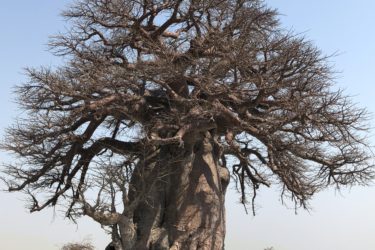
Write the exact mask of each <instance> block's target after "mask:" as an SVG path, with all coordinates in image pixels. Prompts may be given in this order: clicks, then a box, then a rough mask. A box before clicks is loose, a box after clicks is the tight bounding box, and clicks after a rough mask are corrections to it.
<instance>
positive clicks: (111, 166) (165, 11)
mask: <svg viewBox="0 0 375 250" xmlns="http://www.w3.org/2000/svg"><path fill="white" fill-rule="evenodd" d="M64 16H65V17H66V18H67V19H68V20H70V21H71V23H72V29H71V31H70V32H67V33H66V34H60V35H57V36H55V38H54V39H53V40H52V41H51V43H50V46H51V50H52V51H53V52H54V53H55V54H56V55H58V56H64V57H65V58H66V60H67V61H66V64H65V65H64V66H61V67H59V68H57V69H48V68H41V69H28V70H27V74H28V76H29V82H27V83H25V84H22V85H20V86H19V87H18V88H17V95H18V97H19V104H20V105H21V107H22V109H24V110H26V111H27V112H28V113H27V116H26V117H24V118H23V119H20V120H19V121H18V122H17V123H16V125H14V126H13V127H10V128H9V129H8V131H7V132H8V136H7V139H6V141H5V143H4V145H3V147H4V148H5V149H6V150H9V151H11V152H13V153H15V154H16V155H17V157H19V159H20V162H19V163H17V164H12V165H9V166H8V168H7V169H6V173H7V175H8V177H9V178H7V180H6V181H7V183H8V185H9V191H24V192H26V193H27V194H28V195H29V196H30V198H31V203H30V209H31V211H40V210H42V209H44V208H45V207H48V206H55V205H56V204H59V203H60V204H65V206H66V212H67V216H69V217H71V218H75V216H80V215H87V216H90V217H92V218H93V219H94V220H96V221H97V222H99V223H100V224H102V225H104V226H108V227H110V231H111V232H112V238H113V241H114V242H115V243H116V244H117V245H116V249H146V248H147V249H156V248H157V247H159V248H157V249H180V248H179V246H180V247H181V246H184V247H186V248H181V249H190V248H189V247H192V248H193V247H195V248H194V249H206V248H205V247H204V246H208V247H210V249H221V248H222V246H223V239H224V234H225V226H224V223H225V219H224V218H225V215H224V209H223V206H224V195H225V189H226V186H227V184H228V182H229V172H228V170H231V174H232V176H233V179H234V180H235V182H236V185H237V187H238V190H239V192H240V194H241V202H242V203H243V204H245V205H246V204H248V201H249V200H250V201H252V204H254V199H255V197H256V194H257V190H258V189H259V187H261V186H267V187H269V186H271V185H272V184H274V185H279V186H280V187H281V196H282V197H283V198H285V197H289V198H291V200H292V201H294V202H295V204H296V205H297V206H302V207H306V206H307V201H308V200H309V199H310V198H311V196H312V195H313V194H314V193H316V192H318V191H320V190H322V189H324V188H326V187H328V186H331V185H334V186H337V187H340V186H345V185H353V184H365V183H367V182H368V181H369V180H370V179H371V178H372V176H373V175H372V166H371V165H370V164H369V161H368V160H369V157H370V155H369V153H368V150H367V147H366V142H365V139H364V135H365V133H364V132H366V130H367V127H366V126H365V124H364V122H365V119H366V112H365V111H364V110H362V109H359V108H357V107H356V106H354V105H353V104H352V103H351V101H350V99H348V98H347V97H346V96H345V95H344V94H343V93H342V92H341V91H335V90H333V89H332V84H333V79H332V77H333V75H332V71H331V69H330V66H329V65H328V63H327V58H326V57H325V56H324V55H322V54H321V52H320V51H319V50H318V49H317V48H315V47H314V46H313V45H312V44H311V43H310V42H309V41H307V40H306V39H304V38H301V37H299V36H295V35H293V34H291V33H288V32H285V31H284V30H283V29H281V28H280V26H279V23H278V20H277V13H276V11H275V10H272V9H270V8H267V7H266V6H264V4H263V2H262V1H258V0H208V1H195V0H194V1H193V0H189V1H187V0H186V1H185V0H174V1H132V0H113V1H107V0H79V1H76V2H75V3H74V4H73V5H72V6H71V8H69V9H68V10H66V11H65V12H64ZM213 235H215V237H214V236H213ZM216 235H219V236H216ZM153 247H155V248H153Z"/></svg>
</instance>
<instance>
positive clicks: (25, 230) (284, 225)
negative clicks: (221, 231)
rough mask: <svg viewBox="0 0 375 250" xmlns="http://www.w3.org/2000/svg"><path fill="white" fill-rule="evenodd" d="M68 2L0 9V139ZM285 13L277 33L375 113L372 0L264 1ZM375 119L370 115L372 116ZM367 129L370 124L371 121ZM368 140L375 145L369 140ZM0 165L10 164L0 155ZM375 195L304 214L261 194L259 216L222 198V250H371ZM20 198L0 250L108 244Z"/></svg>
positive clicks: (365, 193) (92, 230)
mask: <svg viewBox="0 0 375 250" xmlns="http://www.w3.org/2000/svg"><path fill="white" fill-rule="evenodd" d="M69 2H70V1H68V0H60V1H50V0H38V1H27V0H12V1H4V2H3V3H2V4H1V7H0V31H1V39H0V84H1V85H0V86H1V91H0V112H1V117H0V135H2V133H3V130H4V128H5V127H7V126H9V125H10V124H11V123H12V119H13V118H14V117H16V115H17V107H16V105H15V103H14V95H12V94H11V92H12V87H13V86H14V85H15V84H18V83H20V82H22V81H23V80H24V77H23V75H22V68H24V67H26V66H39V65H55V64H57V63H59V59H56V58H54V57H53V56H52V55H51V54H50V53H49V52H48V51H47V46H46V44H47V42H48V36H50V35H52V34H54V33H56V32H58V31H63V30H64V27H65V26H67V24H66V23H64V21H63V19H62V18H61V17H59V16H58V13H59V12H60V11H61V10H62V9H63V7H64V6H65V5H66V4H67V3H69ZM266 2H267V3H268V4H269V5H270V6H272V7H276V8H278V9H279V11H280V12H281V13H282V14H283V15H282V16H280V19H281V22H282V24H283V27H285V28H286V29H293V30H295V31H296V32H298V33H302V34H303V35H304V36H306V37H308V38H309V39H311V40H312V41H314V43H315V44H316V45H317V46H318V47H319V48H321V49H322V51H323V53H324V54H332V53H335V52H338V56H336V57H334V58H332V59H331V63H332V64H333V65H334V67H335V69H336V71H338V72H339V73H338V74H337V75H336V77H337V86H338V87H341V88H344V89H345V92H346V94H348V95H351V96H353V99H354V100H355V102H357V103H358V105H359V106H362V107H366V108H367V109H368V110H369V111H370V112H371V113H373V114H375V99H374V97H373V95H374V93H375V85H374V84H373V83H374V76H373V74H374V73H375V42H374V40H375V34H374V28H373V27H374V26H375V15H374V14H373V11H374V9H375V2H374V1H371V0H357V1H352V0H341V1H339V0H329V1H323V0H315V1H311V0H310V1H308V0H298V1H297V0H289V1H280V0H269V1H266ZM373 117H374V115H373ZM370 122H371V124H372V126H373V127H374V125H375V120H374V119H372V120H371V121H370ZM374 132H375V130H374V131H373V132H372V136H370V137H369V139H370V141H371V142H372V144H374V145H375V139H374V138H373V134H374ZM0 160H1V161H4V160H5V161H7V160H11V157H10V156H8V155H6V154H5V153H1V154H0ZM374 197H375V188H374V187H366V188H361V187H354V188H352V189H351V190H347V189H343V190H342V191H341V193H338V192H335V191H334V190H327V191H326V192H323V193H320V194H318V195H317V196H316V197H315V199H313V200H312V201H311V206H312V208H313V209H312V210H311V211H310V212H306V211H299V212H298V214H297V215H295V214H294V210H293V209H288V208H286V207H284V206H282V205H280V201H279V197H278V194H277V192H276V191H275V190H273V189H270V190H263V192H261V193H260V195H259V199H258V201H257V216H255V217H253V216H252V215H246V214H245V212H244V210H243V208H242V206H241V205H239V204H238V202H237V200H238V197H237V196H236V195H235V193H234V192H233V191H230V193H229V194H228V197H227V216H228V218H227V222H228V226H227V240H226V249H227V250H249V249H251V250H263V249H264V248H265V247H267V246H274V248H275V250H336V249H340V250H353V249H361V250H373V249H375V240H373V233H374V232H375V213H374V212H373V211H375V199H374ZM23 199H24V197H23V196H22V195H16V194H6V193H3V192H1V193H0V204H1V206H0V222H1V223H0V249H7V250H23V249H28V250H50V249H58V247H59V246H61V245H62V244H63V243H64V242H67V241H72V240H73V241H74V240H81V239H84V238H85V237H86V238H91V239H92V241H93V242H94V243H95V245H96V246H97V247H98V249H104V246H105V245H106V243H107V241H108V239H107V236H106V235H105V234H104V233H103V231H102V230H101V229H100V227H99V226H97V225H96V224H95V223H93V222H91V221H89V220H81V221H80V223H79V225H78V226H77V225H74V224H72V223H70V222H69V221H67V220H63V219H62V215H63V214H62V213H61V212H60V211H58V210H56V211H53V210H49V211H45V212H41V213H37V214H32V215H30V214H29V213H28V212H27V210H26V208H25V207H24V201H23Z"/></svg>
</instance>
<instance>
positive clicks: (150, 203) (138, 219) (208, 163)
mask: <svg viewBox="0 0 375 250" xmlns="http://www.w3.org/2000/svg"><path fill="white" fill-rule="evenodd" d="M165 154H166V155H168V152H165ZM219 156H220V149H219V148H218V147H217V146H216V145H215V143H214V140H213V139H212V138H211V136H210V135H209V134H208V133H207V135H206V137H205V138H204V139H202V140H200V141H199V142H197V143H195V145H187V146H185V148H184V152H183V156H182V157H181V158H179V160H177V161H175V162H174V163H173V165H171V166H169V167H170V168H173V169H172V172H171V173H170V174H168V175H166V176H165V177H164V178H162V179H160V181H158V182H157V183H156V185H155V187H154V188H153V189H152V191H151V193H150V195H149V198H148V199H147V200H146V202H143V203H141V204H140V205H139V207H138V209H136V212H135V215H134V223H135V226H136V227H137V242H136V245H135V249H150V250H151V249H152V250H157V249H158V250H159V249H160V250H169V249H170V250H178V249H181V250H183V249H187V250H190V249H191V250H192V249H194V250H201V249H202V250H203V249H212V250H220V249H223V248H224V236H225V210H224V195H225V189H226V186H227V184H228V181H229V172H228V171H227V170H226V169H225V168H222V167H221V166H220V164H219V160H218V159H219ZM169 161H170V159H169ZM162 163H163V162H162V161H161V164H162Z"/></svg>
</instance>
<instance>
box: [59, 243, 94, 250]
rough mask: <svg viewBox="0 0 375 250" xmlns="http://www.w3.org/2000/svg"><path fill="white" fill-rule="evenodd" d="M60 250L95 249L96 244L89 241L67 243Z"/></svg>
mask: <svg viewBox="0 0 375 250" xmlns="http://www.w3.org/2000/svg"><path fill="white" fill-rule="evenodd" d="M60 250H95V248H94V246H93V245H92V244H91V243H90V242H87V241H84V242H80V243H78V242H73V243H67V244H65V245H64V246H63V247H62V248H61V249H60Z"/></svg>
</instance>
